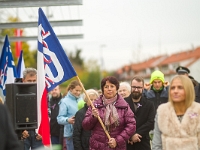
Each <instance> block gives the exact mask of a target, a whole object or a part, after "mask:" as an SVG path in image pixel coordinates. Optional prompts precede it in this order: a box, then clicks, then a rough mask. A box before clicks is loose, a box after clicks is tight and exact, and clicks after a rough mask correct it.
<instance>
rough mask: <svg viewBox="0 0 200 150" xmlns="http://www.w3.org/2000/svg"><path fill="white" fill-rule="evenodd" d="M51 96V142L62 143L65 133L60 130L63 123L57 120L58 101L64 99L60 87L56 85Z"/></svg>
mask: <svg viewBox="0 0 200 150" xmlns="http://www.w3.org/2000/svg"><path fill="white" fill-rule="evenodd" d="M50 94H51V97H50V100H49V105H50V106H49V107H50V134H51V144H62V137H63V134H62V133H61V132H60V130H61V125H59V124H58V122H57V116H58V113H59V105H58V103H59V102H60V100H61V99H62V94H61V92H60V87H59V86H56V87H55V88H54V89H53V90H52V91H51V92H50Z"/></svg>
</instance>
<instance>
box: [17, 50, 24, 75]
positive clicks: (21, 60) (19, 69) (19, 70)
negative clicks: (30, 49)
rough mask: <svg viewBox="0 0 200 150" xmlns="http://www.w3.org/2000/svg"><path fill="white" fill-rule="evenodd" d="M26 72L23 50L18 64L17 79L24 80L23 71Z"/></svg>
mask: <svg viewBox="0 0 200 150" xmlns="http://www.w3.org/2000/svg"><path fill="white" fill-rule="evenodd" d="M24 70H25V64H24V57H23V50H21V51H20V55H19V59H18V63H17V77H18V78H23V71H24Z"/></svg>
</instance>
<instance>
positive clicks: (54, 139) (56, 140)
mask: <svg viewBox="0 0 200 150" xmlns="http://www.w3.org/2000/svg"><path fill="white" fill-rule="evenodd" d="M51 144H60V141H59V136H51Z"/></svg>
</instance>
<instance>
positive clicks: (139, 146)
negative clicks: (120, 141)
mask: <svg viewBox="0 0 200 150" xmlns="http://www.w3.org/2000/svg"><path fill="white" fill-rule="evenodd" d="M143 89H144V80H143V79H142V78H141V77H139V76H135V77H133V79H132V81H131V94H130V95H129V97H127V98H125V100H126V102H127V103H128V104H129V106H130V108H131V110H132V111H133V112H134V114H135V119H136V131H135V133H134V135H133V136H132V137H131V138H130V140H129V141H128V144H127V150H151V146H150V137H149V132H150V130H152V129H153V128H154V117H155V109H154V105H153V103H152V102H151V101H148V100H147V99H146V97H144V96H143V94H142V93H143Z"/></svg>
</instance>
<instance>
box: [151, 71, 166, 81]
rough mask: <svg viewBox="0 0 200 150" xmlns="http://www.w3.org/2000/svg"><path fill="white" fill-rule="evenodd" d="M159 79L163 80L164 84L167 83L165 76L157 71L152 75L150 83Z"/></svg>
mask: <svg viewBox="0 0 200 150" xmlns="http://www.w3.org/2000/svg"><path fill="white" fill-rule="evenodd" d="M157 79H158V80H161V81H162V82H163V83H164V82H165V78H164V74H163V73H162V72H161V71H159V70H156V71H154V72H153V73H152V74H151V79H150V83H151V84H152V82H153V81H154V80H157Z"/></svg>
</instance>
